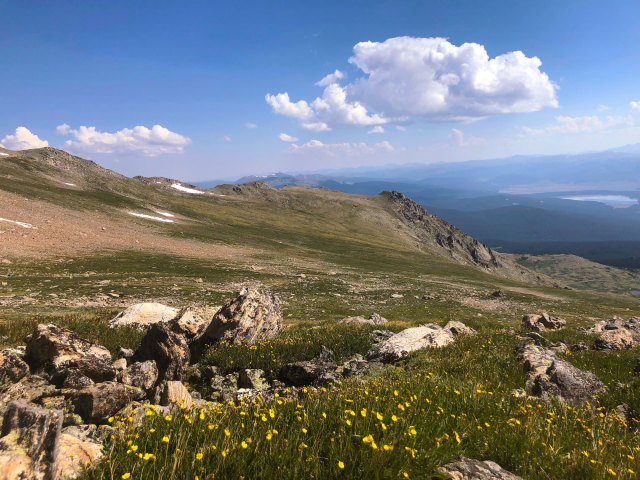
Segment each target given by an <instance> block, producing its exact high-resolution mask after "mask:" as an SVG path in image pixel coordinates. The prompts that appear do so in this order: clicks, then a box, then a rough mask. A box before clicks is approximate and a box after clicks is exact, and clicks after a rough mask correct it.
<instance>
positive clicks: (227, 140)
mask: <svg viewBox="0 0 640 480" xmlns="http://www.w3.org/2000/svg"><path fill="white" fill-rule="evenodd" d="M222 139H223V140H224V141H225V142H230V141H231V136H230V135H225V136H224V137H222Z"/></svg>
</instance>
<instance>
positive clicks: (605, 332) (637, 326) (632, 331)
mask: <svg viewBox="0 0 640 480" xmlns="http://www.w3.org/2000/svg"><path fill="white" fill-rule="evenodd" d="M588 332H589V333H594V334H596V335H597V337H596V340H595V348H596V349H597V350H625V349H628V348H632V347H635V346H636V345H638V344H639V343H640V317H632V318H630V319H629V320H623V319H621V318H618V317H613V318H612V319H610V320H602V321H600V322H598V323H596V324H595V325H594V326H593V327H592V328H590V329H589V330H588Z"/></svg>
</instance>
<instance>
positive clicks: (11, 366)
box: [0, 350, 29, 385]
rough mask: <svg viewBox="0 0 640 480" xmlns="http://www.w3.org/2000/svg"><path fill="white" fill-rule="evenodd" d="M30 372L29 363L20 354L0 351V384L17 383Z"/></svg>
mask: <svg viewBox="0 0 640 480" xmlns="http://www.w3.org/2000/svg"><path fill="white" fill-rule="evenodd" d="M28 374H29V365H27V363H26V362H25V361H24V360H22V358H20V357H19V356H18V355H16V354H15V353H13V352H11V351H9V350H2V351H0V385H5V384H7V383H15V382H17V381H19V380H20V379H22V378H24V377H26V376H27V375H28Z"/></svg>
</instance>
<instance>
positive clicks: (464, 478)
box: [438, 457, 522, 480]
mask: <svg viewBox="0 0 640 480" xmlns="http://www.w3.org/2000/svg"><path fill="white" fill-rule="evenodd" d="M438 471H439V472H440V473H442V474H443V475H445V476H446V478H449V479H451V480H522V478H521V477H518V476H517V475H514V474H513V473H511V472H508V471H506V470H505V469H504V468H502V467H501V466H500V465H498V464H497V463H495V462H491V461H489V460H485V461H484V462H481V461H480V460H473V459H471V458H465V457H462V458H461V459H460V460H457V461H455V462H451V463H448V464H447V465H444V466H443V467H440V468H439V469H438Z"/></svg>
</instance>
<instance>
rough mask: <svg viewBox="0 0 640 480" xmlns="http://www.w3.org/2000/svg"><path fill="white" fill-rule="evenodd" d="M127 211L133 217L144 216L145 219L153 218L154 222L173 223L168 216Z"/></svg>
mask: <svg viewBox="0 0 640 480" xmlns="http://www.w3.org/2000/svg"><path fill="white" fill-rule="evenodd" d="M127 213H128V214H129V215H133V216H134V217H140V218H146V219H147V220H155V221H156V222H163V223H173V220H169V219H168V218H162V217H154V216H153V215H147V214H145V213H137V212H127Z"/></svg>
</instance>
